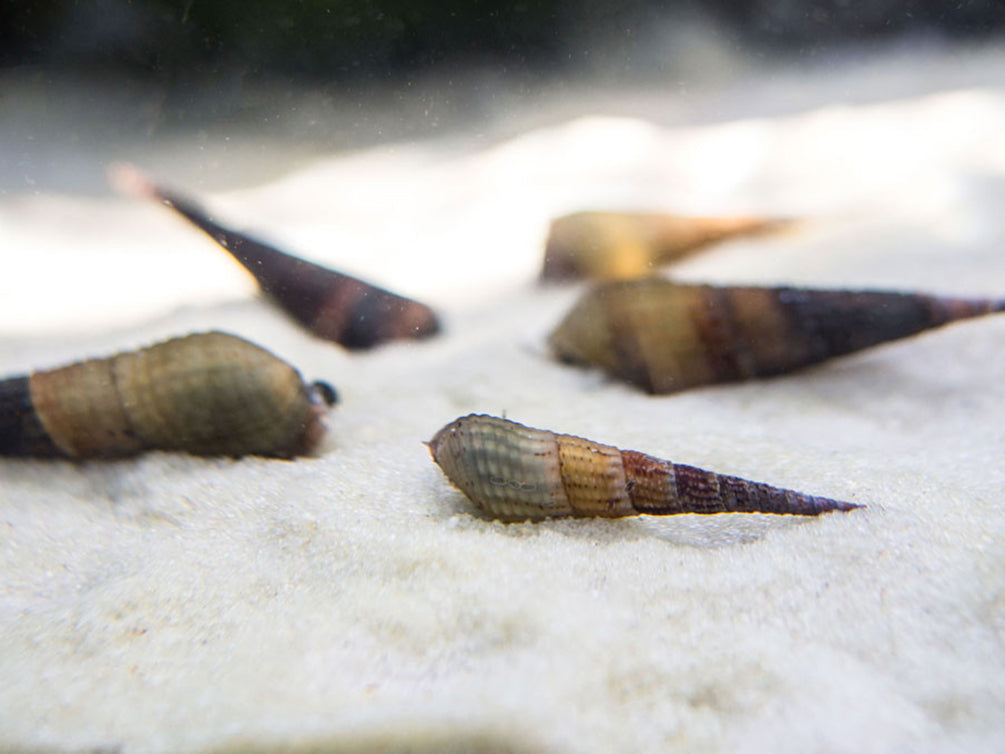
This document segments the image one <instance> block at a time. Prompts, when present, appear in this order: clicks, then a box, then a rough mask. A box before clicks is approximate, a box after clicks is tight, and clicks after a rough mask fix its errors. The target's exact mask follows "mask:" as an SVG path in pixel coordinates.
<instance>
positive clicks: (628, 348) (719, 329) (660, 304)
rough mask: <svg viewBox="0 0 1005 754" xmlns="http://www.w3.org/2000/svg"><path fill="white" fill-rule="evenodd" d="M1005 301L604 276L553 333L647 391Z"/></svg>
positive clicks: (766, 369)
mask: <svg viewBox="0 0 1005 754" xmlns="http://www.w3.org/2000/svg"><path fill="white" fill-rule="evenodd" d="M1000 311H1005V300H980V299H978V300H970V299H958V298H940V297H936V296H927V295H923V294H917V293H894V292H880V291H842V290H831V291H828V290H807V289H797V288H749V287H748V288H744V287H715V286H710V285H679V284H676V283H672V282H669V281H666V280H656V279H647V280H636V281H630V282H627V281H622V282H615V283H608V284H605V285H601V286H598V287H596V288H594V289H593V290H590V291H587V292H586V293H585V294H584V295H583V296H582V297H581V298H580V299H579V301H578V302H577V303H576V304H575V305H574V307H573V308H572V310H571V311H570V312H569V313H568V314H567V315H566V317H565V319H564V320H563V321H562V323H561V324H559V326H558V327H557V328H556V329H555V331H554V332H553V333H552V334H551V336H550V338H549V343H550V345H551V348H552V350H553V351H554V353H555V354H556V356H558V357H559V358H560V359H562V360H563V361H566V362H569V363H575V364H583V365H592V366H597V367H600V368H602V369H603V370H605V371H606V372H608V373H609V374H611V375H613V376H615V377H618V378H620V379H622V380H625V381H626V382H629V383H631V384H633V385H637V386H638V387H641V388H642V389H644V390H647V391H649V392H650V393H671V392H675V391H678V390H685V389H687V388H691V387H695V386H697V385H707V384H711V383H717V382H731V381H737V380H746V379H750V378H755V377H766V376H770V375H777V374H783V373H785V372H790V371H792V370H795V369H799V368H800V367H804V366H807V365H809V364H815V363H817V362H821V361H824V360H826V359H829V358H832V357H834V356H840V355H842V354H847V353H851V352H853V351H858V350H860V349H863V348H868V347H870V346H874V345H876V344H878V343H883V342H885V341H889V340H896V339H897V338H904V337H907V336H909V335H914V334H915V333H919V332H922V331H924V330H928V329H931V328H935V327H939V326H941V325H945V324H947V323H950V322H954V321H956V320H960V319H966V318H968V317H977V316H980V315H983V314H989V313H991V312H1000Z"/></svg>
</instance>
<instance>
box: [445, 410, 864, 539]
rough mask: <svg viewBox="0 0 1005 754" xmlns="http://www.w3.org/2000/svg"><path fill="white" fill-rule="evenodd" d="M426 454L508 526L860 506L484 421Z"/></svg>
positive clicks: (453, 433) (461, 423)
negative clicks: (578, 518)
mask: <svg viewBox="0 0 1005 754" xmlns="http://www.w3.org/2000/svg"><path fill="white" fill-rule="evenodd" d="M429 449H430V452H431V453H432V456H433V460H434V461H435V462H436V463H437V464H438V465H439V467H440V468H441V469H442V470H443V473H444V474H446V475H447V478H448V479H449V480H450V481H451V482H452V483H453V484H454V485H455V486H457V487H458V488H460V490H461V492H463V493H464V494H465V495H466V496H467V497H468V499H469V500H471V502H472V503H474V504H475V506H476V507H477V508H478V510H480V511H481V512H483V513H485V514H486V515H488V516H491V517H494V518H498V519H501V520H505V521H519V520H539V519H545V518H555V517H562V516H598V517H605V518H620V517H622V516H635V515H639V514H649V515H657V516H670V515H675V514H680V513H778V514H791V515H799V516H816V515H819V514H821V513H827V512H829V511H848V510H852V509H854V508H861V507H863V506H861V505H856V504H854V503H845V502H841V501H839V500H831V499H830V498H826V497H818V496H815V495H804V494H802V493H801V492H794V491H792V490H785V489H780V488H777V487H771V486H769V485H767V484H760V483H758V482H749V481H747V480H745V479H740V478H738V477H733V476H724V475H722V474H716V473H715V472H712V471H705V470H703V469H698V468H695V467H693V466H685V465H683V464H679V463H673V462H671V461H664V460H661V459H659V458H654V457H653V456H649V455H646V454H645V453H639V452H637V451H634V450H619V449H618V448H615V447H612V446H610V445H601V444H600V443H596V442H593V441H591V440H585V439H583V438H581V437H575V436H573V435H563V434H558V433H556V432H549V431H547V430H543V429H533V428H531V427H525V426H524V425H522V424H518V423H516V422H513V421H509V420H507V419H500V418H498V417H495V416H485V415H482V414H472V415H470V416H465V417H462V418H460V419H456V420H455V421H453V422H451V423H450V424H448V425H447V426H445V427H444V428H443V429H441V430H440V431H439V432H437V433H436V434H435V435H434V436H433V439H432V440H431V441H430V442H429Z"/></svg>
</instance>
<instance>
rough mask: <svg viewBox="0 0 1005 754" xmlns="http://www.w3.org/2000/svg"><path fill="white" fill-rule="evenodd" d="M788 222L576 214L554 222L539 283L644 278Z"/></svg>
mask: <svg viewBox="0 0 1005 754" xmlns="http://www.w3.org/2000/svg"><path fill="white" fill-rule="evenodd" d="M791 224H792V221H791V220H781V219H769V218H760V217H688V216H684V215H666V214H652V213H648V214H647V213H627V212H576V213H573V214H571V215H565V216H563V217H559V218H557V219H555V220H553V221H552V223H551V227H550V229H549V231H548V240H547V241H546V243H545V252H544V266H543V268H542V270H541V279H542V280H576V279H580V278H589V279H593V280H622V279H632V278H639V277H645V276H648V275H652V274H653V273H654V272H655V271H656V268H657V267H659V266H660V265H662V264H666V263H667V262H671V261H673V260H675V259H680V258H681V257H685V256H687V255H689V254H692V253H694V252H696V251H699V250H701V249H704V248H706V247H707V246H710V245H712V244H714V243H718V242H720V241H724V240H726V239H729V238H735V237H739V236H749V235H756V234H762V233H768V232H772V231H777V230H779V229H782V228H785V227H787V226H789V225H791Z"/></svg>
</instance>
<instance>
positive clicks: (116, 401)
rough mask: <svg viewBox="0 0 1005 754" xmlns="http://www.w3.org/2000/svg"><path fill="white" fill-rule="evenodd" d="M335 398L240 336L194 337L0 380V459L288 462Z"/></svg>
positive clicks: (315, 437) (312, 440) (315, 435)
mask: <svg viewBox="0 0 1005 754" xmlns="http://www.w3.org/2000/svg"><path fill="white" fill-rule="evenodd" d="M335 400H336V397H335V392H334V390H332V388H331V387H330V386H328V385H326V384H325V383H315V384H314V385H306V384H304V381H303V380H302V379H301V377H300V374H299V372H297V370H296V369H294V368H293V367H292V366H290V365H289V364H287V363H286V362H285V361H283V360H282V359H279V358H277V357H276V356H274V355H273V354H271V353H269V352H268V351H266V350H265V349H264V348H260V347H259V346H256V345H255V344H253V343H249V342H248V341H246V340H244V339H242V338H238V337H237V336H234V335H229V334H227V333H222V332H209V333H202V334H197V335H188V336H186V337H182V338H175V339H173V340H168V341H165V342H163V343H158V344H157V345H153V346H150V347H148V348H144V349H141V350H139V351H132V352H128V353H120V354H117V355H115V356H110V357H108V358H104V359H92V360H89V361H82V362H79V363H76V364H71V365H69V366H65V367H62V368H59V369H53V370H51V371H45V372H35V373H33V374H30V375H25V376H21V377H11V378H8V379H5V380H0V455H8V456H39V457H54V456H66V457H70V458H93V457H105V458H113V457H122V456H131V455H135V454H137V453H141V452H143V451H145V450H155V449H157V450H178V451H184V452H187V453H192V454H195V455H226V456H241V455H265V456H282V457H291V456H295V455H300V454H306V453H308V452H310V451H311V450H312V449H313V448H314V447H315V445H316V444H317V443H318V441H319V440H320V439H321V437H322V436H323V435H324V431H325V429H324V423H323V416H324V413H325V406H324V404H326V403H327V404H328V405H331V404H332V403H334V402H335Z"/></svg>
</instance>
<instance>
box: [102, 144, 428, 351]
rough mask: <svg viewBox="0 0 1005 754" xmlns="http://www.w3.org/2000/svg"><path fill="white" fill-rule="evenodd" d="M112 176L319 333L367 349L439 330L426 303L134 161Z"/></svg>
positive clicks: (117, 168) (111, 172)
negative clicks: (266, 236) (298, 250)
mask: <svg viewBox="0 0 1005 754" xmlns="http://www.w3.org/2000/svg"><path fill="white" fill-rule="evenodd" d="M109 177H110V180H111V181H112V183H113V184H114V185H115V186H116V187H117V188H118V189H119V190H120V191H122V192H124V193H127V194H131V195H135V196H141V197H146V198H150V199H156V200H159V201H160V202H161V203H162V204H164V205H165V206H166V207H169V208H171V209H173V210H175V211H176V212H178V213H179V214H180V215H182V216H183V217H184V218H186V219H187V220H188V221H189V222H191V223H192V224H193V225H195V226H196V227H197V228H199V229H201V230H202V231H204V232H205V233H206V234H207V235H209V236H210V238H212V239H213V240H214V241H216V242H217V243H218V244H220V246H222V247H223V248H224V249H226V250H227V252H229V253H230V255H231V256H233V257H234V259H236V260H237V261H238V262H240V263H241V264H242V265H243V266H244V268H245V269H246V270H247V271H248V272H250V273H251V274H252V275H253V276H254V278H255V280H257V281H258V284H259V286H260V287H261V289H262V291H263V292H264V293H265V295H266V296H268V297H269V298H270V299H271V300H272V301H273V302H274V303H275V304H277V305H278V306H279V307H280V308H281V309H283V310H284V311H285V312H286V313H287V314H289V315H290V316H291V317H293V319H295V320H297V322H299V323H300V324H301V325H303V326H304V327H306V328H307V329H308V330H310V331H311V332H312V333H314V334H315V335H316V336H318V337H319V338H323V339H325V340H331V341H334V342H335V343H339V344H341V345H343V346H345V347H346V348H351V349H366V348H372V347H373V346H376V345H379V344H381V343H385V342H387V341H390V340H400V339H417V338H425V337H429V336H431V335H434V334H436V333H437V332H439V329H440V325H439V321H438V320H437V318H436V314H435V313H434V312H433V310H432V309H430V308H429V307H428V306H426V305H425V304H421V303H419V302H418V301H413V300H412V299H409V298H405V297H404V296H399V295H398V294H396V293H392V292H391V291H388V290H386V289H384V288H380V287H378V286H376V285H373V284H371V283H367V282H365V281H363V280H360V279H359V278H355V277H353V276H351V275H346V274H343V273H341V272H337V271H335V270H332V269H329V268H327V267H322V266H321V265H318V264H314V263H313V262H308V261H306V260H304V259H300V258H299V257H295V256H292V255H290V254H286V253H285V252H282V251H279V250H278V249H275V248H273V247H272V246H269V245H267V244H264V243H262V242H261V241H258V240H256V239H254V238H251V237H250V236H246V235H244V234H242V233H237V232H236V231H233V230H230V229H228V228H225V227H223V226H222V225H218V224H217V223H216V222H214V221H213V220H211V219H210V218H209V217H208V216H207V214H206V213H205V212H204V211H203V210H202V209H201V208H200V207H199V206H198V205H196V204H195V203H194V202H193V201H191V200H189V199H187V198H185V197H183V196H180V195H179V194H177V193H175V192H173V191H171V190H169V189H166V188H164V187H161V186H158V185H156V184H154V183H153V182H152V181H150V180H149V179H148V178H147V177H146V176H145V175H143V174H142V173H141V172H139V171H138V170H137V169H136V168H133V167H132V166H129V165H121V164H120V165H115V166H113V167H112V168H110V169H109Z"/></svg>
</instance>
